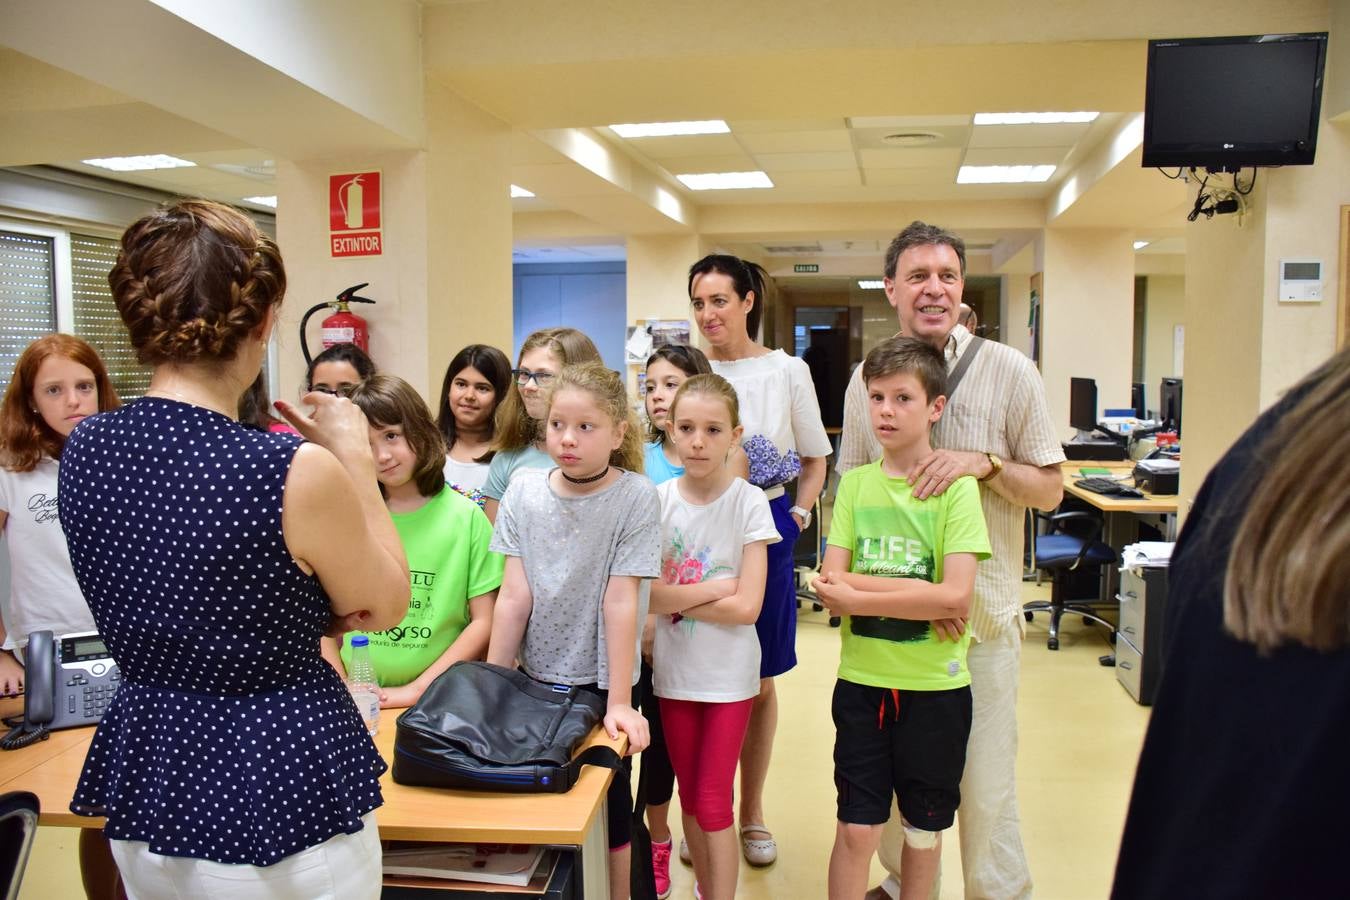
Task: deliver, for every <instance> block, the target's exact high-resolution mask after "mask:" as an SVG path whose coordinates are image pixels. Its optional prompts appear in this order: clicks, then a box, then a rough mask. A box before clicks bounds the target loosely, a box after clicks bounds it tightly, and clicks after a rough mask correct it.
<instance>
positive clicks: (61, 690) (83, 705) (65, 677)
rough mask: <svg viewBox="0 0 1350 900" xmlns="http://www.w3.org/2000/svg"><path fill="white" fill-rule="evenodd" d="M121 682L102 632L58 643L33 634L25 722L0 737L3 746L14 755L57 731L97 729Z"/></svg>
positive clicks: (27, 668)
mask: <svg viewBox="0 0 1350 900" xmlns="http://www.w3.org/2000/svg"><path fill="white" fill-rule="evenodd" d="M121 680H122V675H121V673H120V672H119V671H118V668H117V663H115V662H113V659H112V656H111V655H110V654H109V653H108V648H107V646H106V645H105V644H104V643H103V639H102V638H100V637H99V636H98V632H95V631H81V632H76V633H74V634H65V635H62V636H61V637H59V638H58V637H56V636H55V635H54V634H52V632H50V631H35V632H33V633H32V634H30V635H29V636H28V646H27V648H25V650H24V692H23V723H22V724H21V725H18V726H15V727H14V728H13V729H12V730H11V731H10V732H9V734H7V735H5V736H4V737H3V738H0V747H2V748H4V749H5V750H15V749H17V748H19V747H26V746H28V745H29V744H33V743H36V742H38V741H44V740H46V739H47V736H48V734H49V733H50V732H51V731H53V730H55V729H58V728H73V727H75V726H77V725H95V724H97V723H98V721H99V720H100V719H102V718H103V713H104V711H105V710H106V709H107V708H108V704H110V703H111V702H112V698H113V695H114V694H116V693H117V687H118V685H119V684H120V683H121Z"/></svg>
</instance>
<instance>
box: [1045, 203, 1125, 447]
mask: <svg viewBox="0 0 1350 900" xmlns="http://www.w3.org/2000/svg"><path fill="white" fill-rule="evenodd" d="M1131 240H1132V236H1131V234H1130V233H1129V232H1127V231H1122V230H1116V229H1075V230H1064V229H1057V228H1051V229H1048V230H1047V231H1046V232H1045V271H1044V282H1043V283H1044V285H1045V300H1044V302H1043V305H1042V315H1041V321H1042V325H1041V335H1042V340H1043V342H1044V343H1043V347H1042V349H1041V360H1042V362H1041V374H1042V375H1043V377H1044V378H1045V396H1046V400H1047V402H1048V403H1049V406H1050V417H1051V421H1053V422H1054V423H1055V426H1056V427H1057V428H1059V429H1060V431H1061V434H1062V435H1063V436H1064V437H1065V438H1069V437H1072V436H1073V430H1072V429H1071V428H1069V379H1070V378H1071V377H1074V376H1080V377H1085V378H1093V379H1096V381H1097V406H1098V412H1100V411H1101V410H1102V409H1104V408H1105V407H1107V406H1116V405H1123V404H1125V403H1127V402H1128V401H1129V399H1130V372H1131V369H1132V368H1133V356H1134V353H1133V348H1134V343H1133V342H1134V250H1133V248H1132V246H1131Z"/></svg>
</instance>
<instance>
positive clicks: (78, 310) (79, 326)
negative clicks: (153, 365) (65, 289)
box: [70, 232, 150, 403]
mask: <svg viewBox="0 0 1350 900" xmlns="http://www.w3.org/2000/svg"><path fill="white" fill-rule="evenodd" d="M117 247H118V243H117V241H115V240H112V239H110V238H101V237H95V236H93V235H88V234H75V233H73V232H72V233H71V235H70V269H71V294H72V299H73V301H74V302H73V304H72V306H73V315H74V321H73V322H72V326H71V330H72V331H73V332H74V334H75V335H76V336H77V337H80V338H83V339H84V340H86V341H88V342H89V343H90V344H91V345H92V346H93V348H94V349H95V350H97V351H98V355H99V356H100V357H102V359H103V364H104V365H105V366H107V368H108V377H110V378H111V379H112V383H113V387H115V388H117V396H118V397H120V398H121V399H122V402H123V403H126V402H128V401H130V400H135V399H136V398H137V397H139V396H141V395H142V394H144V393H145V391H146V389H147V388H149V386H150V367H149V366H143V365H141V364H140V363H138V362H137V361H136V351H135V350H133V349H132V347H131V342H130V340H129V339H128V337H127V329H126V326H125V325H123V324H122V317H121V316H120V315H118V312H117V307H116V306H115V305H114V304H113V299H112V291H110V290H109V289H108V272H109V271H110V270H111V269H112V267H113V263H115V262H116V261H117Z"/></svg>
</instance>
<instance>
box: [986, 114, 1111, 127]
mask: <svg viewBox="0 0 1350 900" xmlns="http://www.w3.org/2000/svg"><path fill="white" fill-rule="evenodd" d="M1098 115H1100V113H1095V112H1014V113H976V114H975V124H976V125H1063V124H1065V123H1070V122H1073V123H1083V122H1091V121H1092V120H1093V119H1096V118H1097V116H1098Z"/></svg>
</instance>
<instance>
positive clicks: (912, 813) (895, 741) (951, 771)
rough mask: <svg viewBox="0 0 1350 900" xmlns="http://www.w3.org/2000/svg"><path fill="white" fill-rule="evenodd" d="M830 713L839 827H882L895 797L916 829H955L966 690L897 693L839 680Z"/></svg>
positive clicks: (967, 713) (962, 766)
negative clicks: (844, 823) (840, 824)
mask: <svg viewBox="0 0 1350 900" xmlns="http://www.w3.org/2000/svg"><path fill="white" fill-rule="evenodd" d="M831 712H832V714H833V716H834V785H835V789H836V790H837V791H838V795H839V801H838V803H839V821H841V822H848V823H850V824H854V825H880V824H882V823H883V822H885V821H886V820H887V819H889V818H890V815H891V794H892V793H894V794H895V796H896V798H897V799H898V800H899V805H900V814H901V815H903V816H904V817H905V821H906V822H908V823H909V824H910V825H911V826H913V827H914V828H918V829H921V830H923V831H942V830H943V829H945V828H950V827H951V826H952V820H953V818H954V817H955V815H956V808H957V807H958V806H960V805H961V774H962V772H963V771H964V770H965V767H966V740H967V739H968V738H969V737H970V715H971V706H970V688H969V687H962V688H956V689H955V690H949V691H898V690H892V689H890V688H878V687H868V686H866V685H861V684H854V683H853V682H851V681H844V680H843V679H839V680H838V681H836V682H835V684H834V701H833V703H832V705H831Z"/></svg>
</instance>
